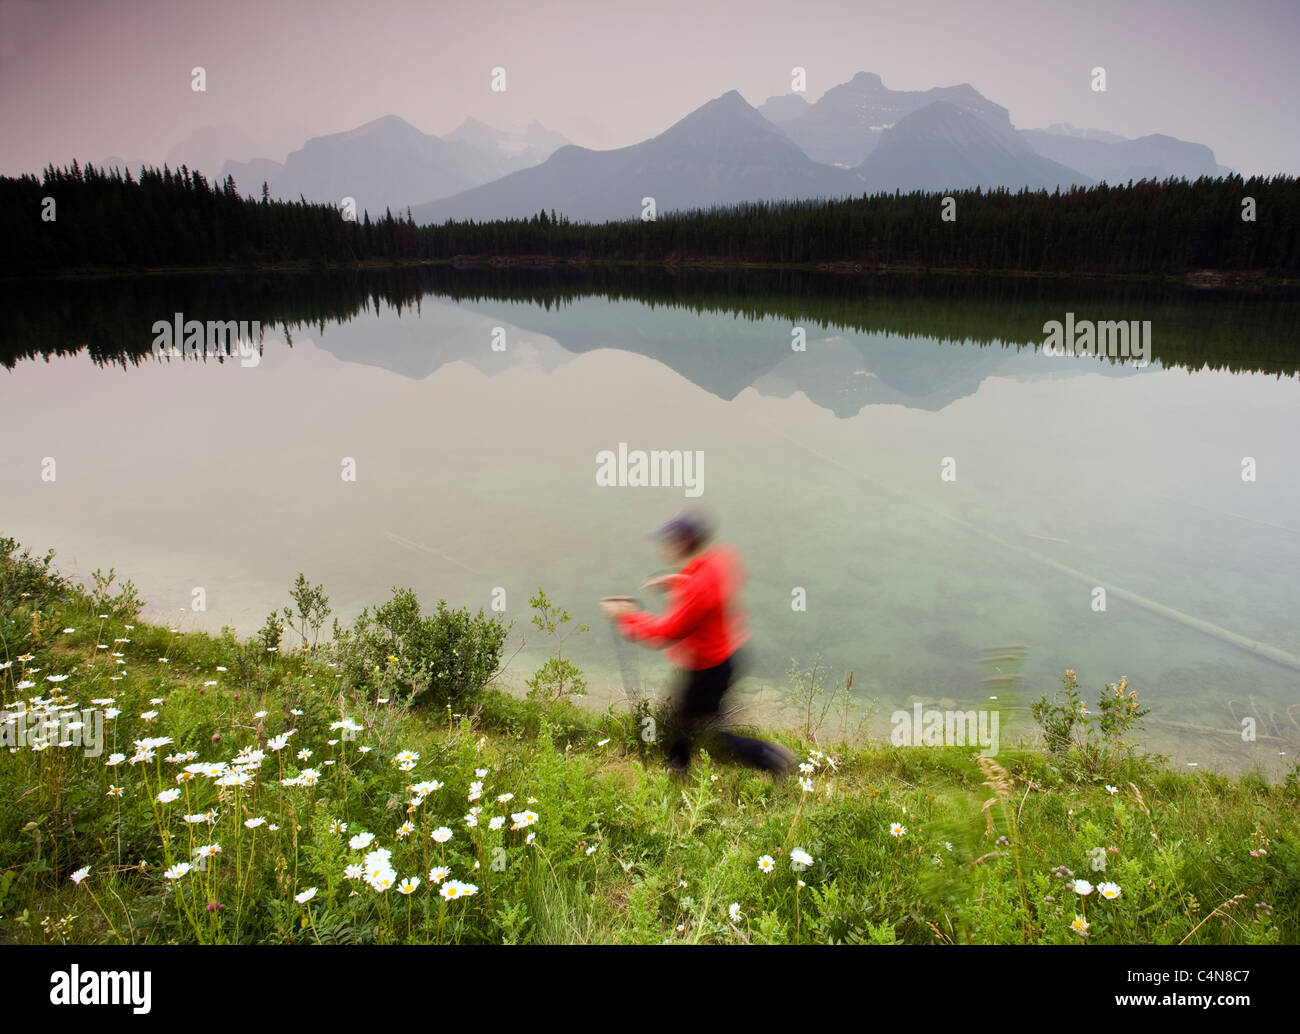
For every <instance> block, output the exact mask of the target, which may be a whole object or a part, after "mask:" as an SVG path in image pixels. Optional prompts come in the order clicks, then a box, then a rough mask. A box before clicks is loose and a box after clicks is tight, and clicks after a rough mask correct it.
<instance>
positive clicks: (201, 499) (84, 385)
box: [0, 269, 1300, 775]
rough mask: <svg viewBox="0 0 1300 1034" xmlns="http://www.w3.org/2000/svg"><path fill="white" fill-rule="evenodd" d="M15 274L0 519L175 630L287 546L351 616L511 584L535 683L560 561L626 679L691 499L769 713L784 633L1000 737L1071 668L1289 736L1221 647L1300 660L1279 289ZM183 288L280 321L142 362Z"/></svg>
mask: <svg viewBox="0 0 1300 1034" xmlns="http://www.w3.org/2000/svg"><path fill="white" fill-rule="evenodd" d="M0 298H3V300H4V304H5V308H6V312H9V313H11V314H12V316H13V318H12V320H11V321H10V326H9V328H8V329H7V330H5V331H3V332H2V333H0V342H2V343H3V349H4V351H3V358H4V360H5V362H6V363H7V364H8V366H9V368H8V369H7V370H4V371H0V402H2V404H0V435H2V437H3V441H4V442H5V445H4V448H3V450H2V451H0V477H3V483H4V485H5V492H4V503H3V509H2V511H0V533H3V534H7V535H11V536H14V537H16V538H18V539H19V540H20V541H21V542H22V543H23V544H24V545H25V546H28V547H30V548H32V549H33V550H34V551H35V550H40V551H44V550H45V549H47V548H49V547H53V548H54V549H56V550H57V552H58V559H57V560H56V563H57V564H58V565H59V566H60V567H61V569H62V570H63V571H64V572H65V573H69V574H72V575H76V576H80V577H87V576H88V575H89V574H90V572H91V571H93V570H94V569H96V568H104V569H107V568H109V567H110V566H111V567H115V568H116V569H117V570H118V571H119V572H121V573H123V574H124V575H126V576H127V577H130V578H131V579H133V580H134V581H135V583H136V585H137V586H138V587H139V589H140V591H141V593H142V595H143V596H145V597H146V598H147V599H148V600H149V601H150V609H149V610H148V611H146V616H152V617H154V618H157V619H160V620H163V621H166V622H169V623H170V624H172V625H176V626H177V627H181V628H187V629H188V628H196V627H198V628H204V629H210V630H218V629H219V628H220V627H221V626H222V625H226V624H229V625H234V626H235V627H236V628H237V629H238V630H239V632H240V633H241V634H252V633H253V632H255V631H256V629H257V628H258V627H259V626H260V625H261V624H262V622H263V620H264V618H265V616H266V614H267V612H268V611H269V610H270V609H272V608H273V607H274V608H277V609H278V608H279V607H281V606H283V605H285V604H287V603H288V602H289V600H288V596H287V590H288V588H289V586H290V584H291V583H292V581H293V579H294V578H295V576H296V575H297V574H298V572H300V571H302V572H305V573H306V575H307V576H308V578H309V579H311V581H312V582H313V583H315V582H323V583H324V585H325V588H326V591H327V592H328V593H329V596H330V600H331V604H332V606H333V608H334V612H335V614H336V615H338V616H340V617H341V618H342V619H343V620H344V621H345V622H346V621H350V620H351V619H352V618H353V617H354V616H355V615H356V613H357V612H359V611H360V609H361V607H362V606H363V605H365V604H375V603H379V602H382V601H383V600H385V599H387V598H388V596H389V595H390V593H391V590H392V588H393V587H394V586H408V585H409V586H411V587H413V588H414V589H415V590H416V591H417V593H418V594H419V596H420V599H421V600H422V601H423V602H424V603H425V605H426V607H429V606H432V605H434V604H436V602H437V600H438V599H440V598H442V599H446V600H447V601H448V602H449V603H450V604H452V605H454V606H459V605H468V606H469V607H471V608H472V609H476V608H478V607H484V608H485V609H486V608H490V607H491V605H492V600H493V593H494V590H497V589H503V590H504V598H505V603H506V610H505V617H506V618H507V619H508V620H513V621H514V623H515V628H514V633H513V634H512V641H513V643H514V644H517V643H518V642H519V639H520V637H521V635H522V634H523V633H525V632H527V633H528V636H527V638H528V644H527V646H526V647H525V648H524V649H523V650H521V651H520V652H519V653H518V654H517V655H516V656H515V657H514V659H513V661H512V662H511V665H510V668H509V672H508V675H509V681H511V682H512V683H513V684H516V685H517V684H519V683H520V682H522V679H523V678H524V677H526V676H527V674H528V673H529V672H530V671H531V670H532V669H533V668H534V667H535V666H536V665H537V664H539V663H540V662H541V661H542V660H543V659H544V658H545V657H546V656H547V653H546V649H545V647H544V645H543V644H542V643H541V641H540V639H539V638H538V637H537V636H536V634H535V632H534V630H533V629H532V628H531V626H530V625H529V623H528V617H529V609H528V602H527V601H528V597H529V596H530V595H531V594H532V593H533V592H535V591H536V589H537V588H538V587H539V586H543V587H545V589H546V591H547V592H548V594H550V595H551V596H552V598H554V599H556V600H558V601H559V602H560V603H561V604H562V605H564V606H565V607H567V608H568V610H569V611H570V613H571V614H572V615H573V616H574V618H575V619H576V620H577V621H582V622H587V623H588V624H590V625H591V630H590V631H589V632H587V633H585V634H582V635H578V636H576V637H574V638H573V639H571V640H570V641H569V643H568V648H567V649H566V655H568V656H570V657H571V658H572V659H574V660H575V661H576V662H577V663H579V664H580V665H582V666H583V667H584V668H585V669H586V670H587V672H588V676H589V679H590V682H591V690H592V696H593V698H594V699H595V700H597V701H598V702H605V701H608V700H612V699H616V698H618V697H619V696H620V695H621V694H620V690H619V678H620V676H619V665H618V656H617V654H616V651H615V648H614V643H613V641H612V639H611V636H610V633H609V631H608V628H607V627H606V626H605V624H604V623H603V621H602V620H601V618H600V617H599V614H598V611H597V608H596V601H597V599H598V598H599V597H600V596H602V595H608V594H619V593H632V594H635V593H637V592H638V586H639V584H640V582H641V581H642V580H643V579H644V578H645V577H647V576H648V575H650V574H651V573H654V572H655V571H656V570H658V569H659V567H660V561H659V558H658V555H657V553H656V551H655V548H654V543H653V542H651V541H649V540H648V539H647V538H646V533H647V532H648V531H649V530H650V529H652V528H653V527H654V526H655V525H657V524H658V523H660V522H661V521H663V520H664V519H666V518H667V517H669V516H671V515H672V514H673V513H675V512H676V511H678V510H680V509H682V508H683V507H686V506H690V505H702V506H703V507H705V508H706V509H707V510H708V511H709V512H710V513H711V514H712V515H713V516H714V517H715V518H716V520H717V522H718V526H719V532H720V537H721V538H722V539H724V540H725V541H728V542H730V543H732V544H734V545H735V546H736V547H738V548H739V549H740V550H741V552H742V553H743V555H744V558H745V561H746V564H747V568H748V574H749V579H748V582H747V584H746V589H745V603H746V606H747V609H748V613H749V619H750V626H751V630H752V641H751V663H752V668H751V673H750V677H749V679H748V680H747V683H746V689H747V691H748V699H749V700H750V702H751V707H752V713H753V714H754V715H755V716H758V717H766V716H767V714H768V713H772V714H775V713H776V712H775V711H774V710H773V708H774V707H775V705H776V704H777V702H778V701H779V699H780V697H781V693H782V691H783V687H784V686H785V685H786V683H787V681H788V680H787V674H786V673H787V670H788V669H789V667H790V665H791V661H792V659H794V661H795V662H797V664H798V666H799V667H800V668H809V667H812V665H813V664H814V662H817V663H819V664H820V665H821V666H822V670H824V671H826V672H828V676H827V678H828V681H829V682H832V683H833V682H842V681H843V680H844V678H845V676H846V675H847V673H848V672H850V671H852V672H853V691H854V694H855V695H856V696H857V697H858V698H859V699H860V700H862V701H863V702H864V703H872V704H873V705H874V708H875V716H874V720H873V722H872V726H871V727H872V729H873V730H874V731H875V732H876V733H877V734H880V735H884V734H887V733H888V731H889V728H890V726H889V715H890V713H891V712H892V711H893V710H894V709H895V708H900V707H908V708H910V707H911V704H912V703H913V702H914V701H920V702H921V703H923V704H925V705H926V706H931V707H939V708H950V707H961V708H999V709H1002V710H1001V714H1002V733H1001V735H1002V740H1003V743H1008V742H1011V741H1013V740H1014V739H1015V738H1016V737H1017V736H1018V735H1021V734H1025V733H1028V732H1029V731H1031V728H1032V723H1031V722H1030V720H1029V718H1028V715H1027V712H1024V711H1022V710H1016V708H1018V707H1023V706H1024V705H1025V704H1027V702H1028V701H1029V700H1031V699H1036V698H1037V697H1038V696H1040V695H1042V694H1043V693H1048V694H1051V693H1053V692H1054V691H1055V689H1056V688H1058V687H1059V679H1060V677H1061V674H1062V672H1063V671H1064V669H1066V668H1073V669H1075V670H1077V672H1078V673H1079V679H1080V683H1081V685H1082V688H1083V690H1084V692H1085V694H1086V699H1087V700H1088V702H1089V705H1090V708H1094V707H1095V702H1096V697H1097V694H1098V691H1099V690H1101V689H1102V687H1103V685H1104V684H1105V683H1106V682H1118V681H1119V679H1120V677H1121V676H1123V675H1127V676H1128V679H1129V685H1130V687H1131V688H1135V689H1137V690H1138V692H1139V694H1140V695H1141V697H1142V699H1143V702H1144V703H1145V704H1147V705H1149V706H1151V707H1152V708H1153V712H1152V715H1151V716H1150V718H1149V719H1148V721H1147V730H1148V734H1147V736H1146V738H1145V740H1144V742H1145V743H1146V744H1147V745H1148V746H1149V747H1151V748H1152V749H1160V750H1163V751H1164V752H1167V753H1171V754H1172V755H1173V756H1174V757H1175V758H1176V759H1177V760H1178V761H1179V763H1181V764H1186V763H1188V762H1197V763H1198V764H1200V765H1201V766H1202V767H1206V768H1211V767H1212V768H1222V769H1239V768H1242V767H1247V766H1254V765H1258V766H1259V767H1260V768H1261V769H1263V770H1264V771H1265V772H1267V773H1269V774H1272V775H1276V774H1277V773H1279V772H1281V771H1283V770H1285V769H1286V768H1288V767H1289V766H1290V763H1291V762H1292V760H1293V757H1294V755H1295V752H1296V751H1297V750H1300V726H1297V724H1296V719H1297V718H1300V670H1297V669H1296V668H1295V667H1293V666H1290V665H1289V664H1288V663H1285V661H1282V662H1279V661H1278V660H1277V659H1268V657H1266V656H1262V655H1261V654H1260V652H1259V651H1255V652H1252V650H1251V649H1250V648H1246V647H1243V646H1242V645H1240V644H1239V643H1237V642H1234V641H1233V640H1232V639H1231V637H1232V636H1236V637H1244V639H1245V640H1249V641H1251V642H1252V643H1259V644H1263V645H1264V646H1265V647H1268V648H1271V650H1272V651H1275V652H1278V653H1280V654H1282V655H1290V656H1291V657H1295V656H1296V655H1300V624H1298V623H1297V614H1300V578H1298V577H1297V575H1300V383H1297V377H1296V372H1295V371H1296V366H1297V357H1298V356H1300V330H1298V328H1300V320H1298V319H1297V317H1298V316H1300V306H1297V304H1296V303H1295V302H1294V301H1279V300H1276V299H1273V300H1270V299H1267V298H1263V297H1240V296H1207V295H1192V294H1190V293H1184V292H1172V291H1168V292H1166V291H1156V292H1152V290H1151V289H1146V290H1145V291H1140V290H1139V289H1137V288H1125V289H1119V288H1114V287H1111V288H1102V287H1100V286H1097V285H1090V284H1078V285H1073V286H1068V285H1059V284H1058V285H1051V286H1048V285H1042V284H1035V283H1026V282H1022V283H1019V284H1001V285H999V284H969V283H962V284H959V283H948V284H942V283H935V282H931V281H871V282H869V283H868V282H864V281H862V280H860V279H854V278H847V277H838V276H834V275H831V274H821V275H817V274H801V275H793V274H785V275H780V276H777V275H772V274H769V275H765V276H759V275H757V274H754V275H743V276H742V275H739V274H713V275H705V274H696V275H692V276H691V277H685V276H683V277H681V278H677V277H671V276H669V275H668V274H665V273H655V274H653V275H652V274H644V273H642V274H631V273H629V274H623V275H618V276H616V275H614V274H611V273H606V274H600V275H597V274H587V275H579V274H577V273H572V274H568V273H566V274H558V273H547V272H536V273H533V272H511V273H507V272H504V271H486V270H484V271H468V270H462V271H458V270H450V269H442V270H438V271H423V272H418V273H416V272H412V273H409V274H405V273H404V274H401V275H396V274H384V275H380V274H375V275H373V276H352V275H349V276H343V275H331V276H323V275H322V276H313V277H306V276H301V277H279V278H276V277H258V278H234V277H229V278H219V277H185V278H175V279H169V280H163V279H157V278H148V279H145V278H140V279H136V280H108V281H96V282H75V281H69V282H64V283H59V284H50V283H46V284H44V285H24V286H16V285H9V286H7V287H6V288H5V289H4V292H3V293H0ZM175 312H182V313H184V316H185V318H187V319H190V318H193V319H199V320H207V319H220V320H227V319H233V320H260V321H261V322H262V324H263V327H264V330H265V334H264V339H263V342H262V351H261V354H260V357H259V361H258V362H257V363H256V365H251V364H249V365H245V364H243V363H241V362H240V361H239V360H238V359H235V360H233V361H231V360H228V361H224V362H218V361H216V360H211V359H209V360H206V361H204V360H196V359H189V360H185V359H170V360H167V359H162V360H160V359H158V358H155V357H154V355H153V354H152V353H151V344H152V341H153V339H154V332H153V330H152V327H153V324H154V322H155V321H157V320H166V321H171V320H172V319H173V315H174V313H175ZM1067 313H1073V314H1074V317H1073V318H1075V319H1076V320H1084V319H1092V320H1150V321H1151V339H1152V346H1153V355H1152V358H1151V362H1150V364H1149V365H1146V366H1139V365H1136V364H1134V363H1132V362H1112V361H1109V360H1099V359H1097V358H1093V357H1084V356H1059V355H1050V354H1044V353H1043V350H1042V347H1041V346H1042V341H1043V337H1044V334H1043V331H1042V326H1043V324H1044V323H1045V322H1047V321H1049V320H1058V321H1063V320H1065V319H1066V314H1067ZM497 328H500V330H498V329H497ZM795 328H802V329H803V332H804V338H805V340H806V348H805V349H803V350H798V349H796V348H795V347H793V346H794V343H795V342H797V340H798V338H797V335H796V333H795ZM494 344H495V346H496V347H495V348H494ZM82 346H87V347H85V348H83V347H82ZM620 443H626V447H627V449H629V450H638V449H641V450H682V451H683V452H689V453H692V454H695V455H699V454H702V455H703V462H702V466H701V467H700V468H699V469H697V470H696V471H695V473H696V474H697V475H700V477H701V480H700V482H699V486H700V487H702V493H701V494H699V496H698V497H697V498H696V497H692V496H688V494H687V492H688V491H689V490H690V489H689V486H686V485H680V484H679V485H677V486H675V487H640V486H636V485H623V486H612V487H610V486H604V487H603V486H601V485H599V484H598V483H597V477H596V474H597V469H598V461H597V456H598V454H599V453H601V452H602V451H603V450H612V451H614V452H617V451H618V450H619V448H620ZM46 458H53V459H54V460H55V462H56V464H57V467H56V470H57V476H56V478H55V480H53V481H48V480H43V479H42V470H43V464H45V463H46ZM347 459H351V460H352V461H353V462H354V464H355V472H356V476H355V480H354V481H351V480H345V479H344V477H343V476H342V473H343V470H344V464H345V461H346V460H347ZM945 473H946V476H945ZM200 586H201V587H202V588H203V589H204V590H205V592H206V602H207V609H206V611H204V612H194V611H192V610H190V609H189V608H190V606H191V602H192V592H193V590H194V588H195V587H200ZM1098 586H1100V587H1103V588H1104V589H1105V590H1106V595H1105V600H1104V610H1102V609H1099V608H1098V602H1099V597H1098V594H1097V592H1096V587H1098ZM800 590H802V592H800ZM801 598H804V599H806V605H805V606H804V608H803V609H796V607H797V604H798V601H799V600H800V599H801ZM1152 604H1154V606H1152ZM1171 612H1177V613H1176V615H1174V614H1171ZM1207 626H1213V629H1210V628H1208V627H1207ZM1216 630H1222V631H1225V632H1227V633H1229V636H1228V637H1225V636H1223V635H1221V634H1219V633H1218V631H1216ZM1012 645H1016V646H1023V647H1024V651H1023V661H1021V662H1011V663H1008V662H1002V661H992V662H990V661H986V660H985V659H984V658H987V657H988V656H999V657H1001V656H1006V655H1007V653H1008V651H1007V650H1006V649H1004V648H1006V647H1009V646H1012ZM513 648H514V647H513V645H512V646H511V648H510V649H511V650H513ZM629 649H630V648H629ZM631 655H632V656H633V657H634V658H635V661H636V665H637V670H638V672H639V675H640V676H641V677H642V678H644V679H646V680H647V681H648V682H649V683H650V684H651V685H656V686H661V685H663V684H665V683H666V682H667V680H668V679H669V678H670V677H671V671H670V669H669V668H668V666H667V665H666V664H665V663H664V661H663V659H662V657H661V656H660V655H658V654H655V653H651V652H650V651H647V650H643V649H637V650H635V651H634V652H632V654H631ZM1008 672H1010V673H1011V674H1012V675H1019V676H1021V677H1020V678H1018V679H1016V678H1002V676H1003V675H1005V674H1007V673H1008ZM990 697H997V699H996V700H992V701H991V700H990V699H989V698H990ZM764 709H767V710H766V712H765V710H764ZM1246 716H1252V717H1254V718H1255V720H1256V723H1257V739H1256V740H1255V741H1254V742H1243V740H1242V737H1241V735H1240V730H1241V724H1240V719H1241V718H1243V717H1246ZM837 721H838V720H837V719H829V718H828V721H827V727H826V730H825V731H824V734H823V739H826V738H828V737H829V738H834V737H833V734H834V732H836V731H837V729H838V726H837ZM1282 752H1286V756H1282Z"/></svg>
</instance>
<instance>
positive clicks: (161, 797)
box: [158, 789, 181, 804]
mask: <svg viewBox="0 0 1300 1034" xmlns="http://www.w3.org/2000/svg"><path fill="white" fill-rule="evenodd" d="M180 795H181V792H180V791H179V790H175V789H172V790H161V791H159V793H158V803H160V804H171V802H172V801H174V800H176V798H177V797H179V796H180Z"/></svg>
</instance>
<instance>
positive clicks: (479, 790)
mask: <svg viewBox="0 0 1300 1034" xmlns="http://www.w3.org/2000/svg"><path fill="white" fill-rule="evenodd" d="M482 796H483V784H482V783H470V784H469V799H470V800H471V801H477V800H478V799H479V798H480V797H482Z"/></svg>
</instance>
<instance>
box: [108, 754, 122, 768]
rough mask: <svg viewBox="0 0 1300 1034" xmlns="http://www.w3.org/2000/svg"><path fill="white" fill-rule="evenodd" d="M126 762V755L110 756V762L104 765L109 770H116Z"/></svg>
mask: <svg viewBox="0 0 1300 1034" xmlns="http://www.w3.org/2000/svg"><path fill="white" fill-rule="evenodd" d="M125 760H126V755H125V754H110V755H109V756H108V760H107V761H105V762H104V764H105V765H107V766H108V767H109V768H116V767H117V766H118V765H120V764H121V763H122V762H123V761H125Z"/></svg>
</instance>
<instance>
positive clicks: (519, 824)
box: [510, 811, 537, 829]
mask: <svg viewBox="0 0 1300 1034" xmlns="http://www.w3.org/2000/svg"><path fill="white" fill-rule="evenodd" d="M510 817H511V818H512V819H513V820H514V823H515V824H514V825H513V826H511V827H510V828H511V829H523V828H524V827H525V826H531V825H532V824H533V823H534V822H536V821H537V812H535V811H519V812H513V813H511V815H510Z"/></svg>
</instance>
